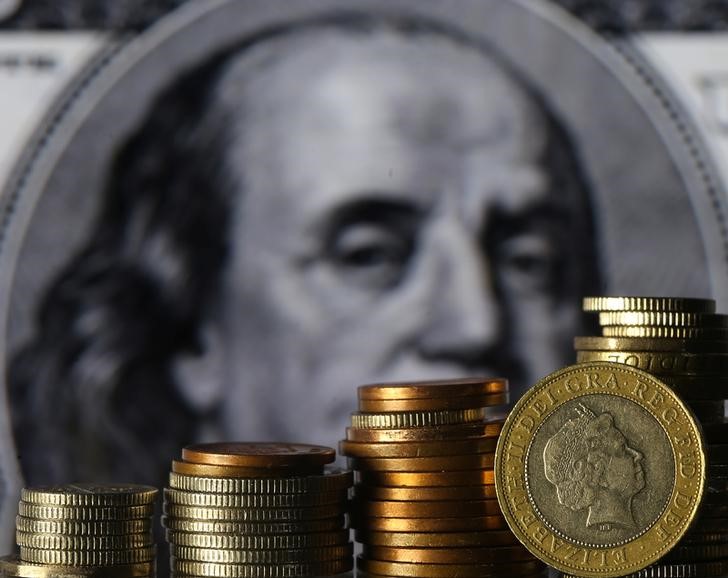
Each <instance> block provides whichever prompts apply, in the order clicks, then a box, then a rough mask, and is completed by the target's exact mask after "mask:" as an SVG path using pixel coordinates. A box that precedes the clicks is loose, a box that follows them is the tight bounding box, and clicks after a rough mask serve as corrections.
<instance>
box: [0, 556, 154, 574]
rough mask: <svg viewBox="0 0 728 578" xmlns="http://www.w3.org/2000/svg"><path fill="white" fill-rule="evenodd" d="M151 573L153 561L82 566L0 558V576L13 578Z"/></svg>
mask: <svg viewBox="0 0 728 578" xmlns="http://www.w3.org/2000/svg"><path fill="white" fill-rule="evenodd" d="M153 575H154V563H153V562H141V563H139V564H120V565H116V566H87V567H83V566H59V565H50V564H31V563H28V562H23V561H22V560H20V559H19V558H18V557H17V556H5V557H4V558H0V576H8V577H11V576H12V577H13V578H143V577H148V576H153Z"/></svg>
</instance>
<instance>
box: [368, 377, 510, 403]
mask: <svg viewBox="0 0 728 578" xmlns="http://www.w3.org/2000/svg"><path fill="white" fill-rule="evenodd" d="M507 392H508V380H506V379H500V378H479V377H473V378H463V379H446V380H439V381H414V382H399V383H384V384H369V385H362V386H359V387H358V388H357V395H358V397H359V400H402V399H435V398H452V397H474V396H482V395H491V394H494V393H507Z"/></svg>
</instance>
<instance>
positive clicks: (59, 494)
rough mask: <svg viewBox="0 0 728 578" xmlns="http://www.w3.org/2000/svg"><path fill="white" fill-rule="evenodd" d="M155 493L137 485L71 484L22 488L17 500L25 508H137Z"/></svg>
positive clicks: (149, 502)
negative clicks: (24, 505) (21, 501)
mask: <svg viewBox="0 0 728 578" xmlns="http://www.w3.org/2000/svg"><path fill="white" fill-rule="evenodd" d="M158 493H159V491H158V490H157V488H155V487H152V486H142V485H139V484H88V483H75V484H63V485H59V486H37V487H32V488H23V489H22V490H21V492H20V499H21V500H23V501H24V502H27V503H29V504H44V505H46V504H47V505H55V506H110V507H120V506H141V505H145V504H151V503H153V502H154V500H155V499H156V497H157V494H158Z"/></svg>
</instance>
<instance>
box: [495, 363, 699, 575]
mask: <svg viewBox="0 0 728 578" xmlns="http://www.w3.org/2000/svg"><path fill="white" fill-rule="evenodd" d="M584 468H587V469H584ZM706 470H707V467H706V459H705V451H704V447H703V441H702V435H701V431H700V427H699V425H698V424H697V423H696V421H695V419H694V418H693V416H692V413H691V412H690V411H689V410H688V409H687V407H686V406H685V405H684V404H683V402H682V401H681V400H680V398H679V397H678V396H677V395H675V393H674V392H673V391H672V390H671V389H670V388H669V387H668V386H667V385H666V384H664V383H663V382H661V381H660V380H658V379H657V378H656V377H654V376H652V375H651V374H649V373H646V372H644V371H640V370H637V369H634V368H631V367H628V366H626V365H622V364H618V363H608V362H590V363H582V364H577V365H573V366H570V367H566V368H564V369H562V370H560V371H557V372H554V373H552V374H551V375H549V376H547V377H545V378H544V379H542V380H541V381H540V382H538V383H537V384H536V385H535V386H534V387H532V388H531V389H530V390H529V391H528V392H527V393H526V394H525V395H524V396H523V397H522V398H521V400H519V402H518V403H517V404H516V405H515V407H514V409H513V411H512V412H511V415H510V416H509V417H508V419H507V420H506V424H505V426H504V428H503V433H502V434H501V437H500V438H499V441H498V448H497V450H496V465H495V471H496V492H497V494H498V501H499V502H500V505H501V508H502V509H503V515H504V516H505V518H506V520H507V521H508V524H509V526H510V528H511V530H512V531H513V532H514V534H516V537H517V538H518V539H519V540H520V541H521V542H522V543H523V544H524V545H525V546H526V547H527V548H528V549H529V550H531V552H532V553H533V554H534V555H535V556H537V557H538V558H540V559H541V560H543V561H544V562H546V563H547V564H549V565H550V566H553V567H555V568H557V569H559V570H561V571H562V572H568V573H574V574H577V575H580V576H585V577H597V576H605V577H616V576H624V575H626V574H630V573H633V572H637V571H640V570H641V569H642V568H645V567H647V566H649V565H650V564H652V563H654V562H656V561H657V560H659V559H660V558H661V557H662V556H664V554H666V553H667V552H668V551H669V550H670V549H671V548H672V547H673V546H674V545H675V544H677V542H678V541H679V540H680V538H681V537H682V536H683V535H684V534H685V532H686V531H687V529H688V527H689V526H690V524H691V523H692V521H693V520H694V519H695V518H696V514H697V509H698V506H699V504H700V502H701V500H702V496H703V490H704V485H705V475H706ZM617 479H619V482H618V483H617V482H616V480H617ZM636 503H639V509H637V508H636V507H635V504H636ZM668 529H669V533H668ZM557 545H558V546H559V547H557ZM561 546H563V548H562V547H561Z"/></svg>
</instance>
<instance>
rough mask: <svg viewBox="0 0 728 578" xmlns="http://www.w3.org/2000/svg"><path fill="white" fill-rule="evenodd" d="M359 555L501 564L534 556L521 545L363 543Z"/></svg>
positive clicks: (394, 559)
mask: <svg viewBox="0 0 728 578" xmlns="http://www.w3.org/2000/svg"><path fill="white" fill-rule="evenodd" d="M362 556H363V557H364V558H369V559H370V560H387V561H391V562H409V563H411V564H502V563H504V562H505V563H509V562H518V561H523V560H533V559H534V558H533V554H531V553H530V552H529V551H528V550H526V549H525V548H524V547H523V546H520V545H519V546H492V547H487V548H392V547H390V546H368V545H364V548H363V550H362Z"/></svg>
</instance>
